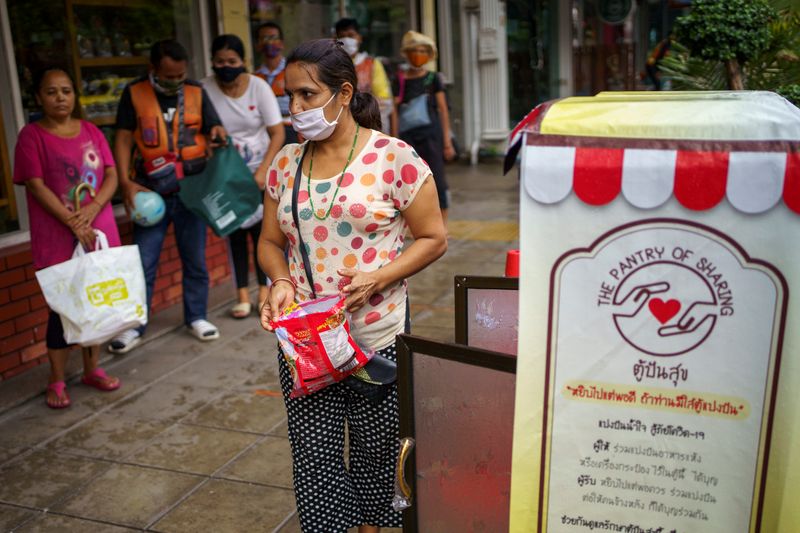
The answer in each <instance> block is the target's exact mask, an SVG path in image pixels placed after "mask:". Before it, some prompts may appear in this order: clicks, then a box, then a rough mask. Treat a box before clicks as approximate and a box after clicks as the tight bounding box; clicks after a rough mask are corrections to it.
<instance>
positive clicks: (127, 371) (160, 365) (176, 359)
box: [106, 350, 197, 385]
mask: <svg viewBox="0 0 800 533" xmlns="http://www.w3.org/2000/svg"><path fill="white" fill-rule="evenodd" d="M196 357H197V355H196V354H194V353H192V352H191V351H185V352H172V353H164V352H162V351H161V350H155V351H152V352H148V353H143V354H136V353H135V352H134V356H132V357H130V358H128V359H123V360H120V361H119V362H115V363H114V364H112V365H108V366H107V367H106V370H108V372H109V373H113V374H114V375H116V376H117V377H119V378H120V379H121V380H122V383H123V385H124V384H125V383H126V380H128V379H131V378H132V379H137V380H145V381H153V380H154V379H157V378H160V377H161V376H163V375H164V374H166V373H167V372H169V371H171V370H173V369H175V368H177V367H179V366H180V365H182V364H184V363H187V362H189V361H191V360H192V359H195V358H196Z"/></svg>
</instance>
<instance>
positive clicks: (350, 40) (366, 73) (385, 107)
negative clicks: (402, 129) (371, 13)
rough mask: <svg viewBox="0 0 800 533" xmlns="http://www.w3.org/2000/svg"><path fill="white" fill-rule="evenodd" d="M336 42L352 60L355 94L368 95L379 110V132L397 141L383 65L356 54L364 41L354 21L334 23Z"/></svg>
mask: <svg viewBox="0 0 800 533" xmlns="http://www.w3.org/2000/svg"><path fill="white" fill-rule="evenodd" d="M335 28H336V38H337V39H339V41H341V43H342V46H343V48H344V51H345V52H347V53H348V54H349V55H350V57H351V58H352V59H353V64H354V65H355V67H356V75H357V76H358V90H359V91H360V92H362V93H371V94H372V96H374V97H375V99H376V100H377V101H378V106H380V109H381V122H382V123H383V128H382V129H383V132H384V133H389V134H391V135H393V136H395V137H397V112H396V111H395V108H394V102H393V101H392V87H391V85H390V84H389V78H388V77H387V76H386V70H385V69H384V68H383V63H381V62H380V61H379V60H378V59H376V58H374V57H372V56H371V55H369V54H368V53H366V52H360V51H359V50H360V48H361V45H362V44H363V42H364V38H363V37H362V36H361V33H359V31H358V21H357V20H356V19H351V18H343V19H340V20H339V21H338V22H337V23H336V26H335Z"/></svg>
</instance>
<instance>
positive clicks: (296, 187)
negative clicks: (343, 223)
mask: <svg viewBox="0 0 800 533" xmlns="http://www.w3.org/2000/svg"><path fill="white" fill-rule="evenodd" d="M307 151H308V144H306V147H305V148H304V149H303V155H302V156H300V162H299V163H298V164H297V172H296V173H295V175H294V184H293V185H292V218H293V219H294V227H295V228H296V229H297V243H298V244H299V245H300V255H301V256H302V257H303V268H304V269H305V271H306V279H307V280H308V286H309V287H310V288H311V297H312V298H314V299H316V298H317V291H315V290H314V276H313V274H312V273H311V261H309V260H308V252H307V251H306V243H305V242H303V232H302V231H300V217H299V216H298V215H297V198H298V197H299V196H300V181H301V180H302V178H303V160H305V158H306V152H307Z"/></svg>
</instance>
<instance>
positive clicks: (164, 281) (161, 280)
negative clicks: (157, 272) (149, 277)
mask: <svg viewBox="0 0 800 533" xmlns="http://www.w3.org/2000/svg"><path fill="white" fill-rule="evenodd" d="M170 286H172V281H171V280H170V279H169V277H166V276H158V277H157V278H156V284H155V286H154V287H153V292H161V291H163V290H166V289H168V288H169V287H170Z"/></svg>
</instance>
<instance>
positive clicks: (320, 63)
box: [286, 39, 381, 130]
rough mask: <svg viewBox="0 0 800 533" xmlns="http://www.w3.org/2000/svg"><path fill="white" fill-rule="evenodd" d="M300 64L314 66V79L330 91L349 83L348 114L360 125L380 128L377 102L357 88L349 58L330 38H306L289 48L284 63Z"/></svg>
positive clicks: (356, 78)
mask: <svg viewBox="0 0 800 533" xmlns="http://www.w3.org/2000/svg"><path fill="white" fill-rule="evenodd" d="M291 63H303V64H305V65H314V66H316V67H317V75H316V78H317V79H318V80H319V81H320V82H321V83H323V84H325V85H327V86H328V88H329V89H330V90H331V91H333V92H339V90H340V89H341V88H342V84H344V83H345V82H347V83H349V84H350V85H352V86H353V99H352V100H350V113H351V114H352V115H353V118H354V119H355V120H356V122H358V123H359V124H360V125H361V127H363V128H370V129H373V130H379V129H381V112H380V108H379V107H378V101H377V100H375V97H374V96H372V95H371V94H369V93H362V92H359V91H358V77H357V76H356V68H355V66H354V65H353V60H352V59H350V56H349V55H347V52H345V51H344V48H342V44H341V43H340V42H339V41H336V40H334V39H317V40H315V41H307V42H304V43H303V44H301V45H300V46H298V47H297V48H295V49H294V50H292V53H291V54H289V57H288V58H287V59H286V64H287V65H289V64H291Z"/></svg>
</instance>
